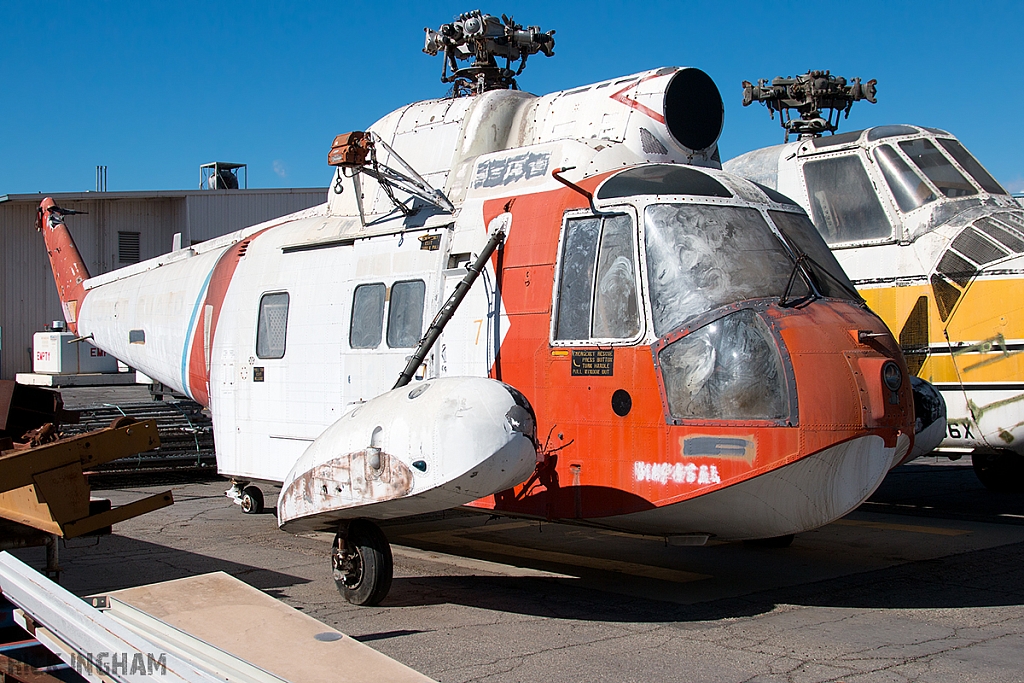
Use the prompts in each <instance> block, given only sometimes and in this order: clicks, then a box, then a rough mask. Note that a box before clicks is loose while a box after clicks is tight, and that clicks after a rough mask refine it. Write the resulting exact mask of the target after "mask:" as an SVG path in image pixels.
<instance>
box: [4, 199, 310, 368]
mask: <svg viewBox="0 0 1024 683" xmlns="http://www.w3.org/2000/svg"><path fill="white" fill-rule="evenodd" d="M44 196H45V195H43V194H9V195H0V379H14V375H15V374H16V373H18V372H31V371H32V349H31V347H32V333H33V332H38V331H40V330H42V329H43V328H44V327H45V326H47V325H49V324H50V323H51V322H52V321H54V320H61V319H63V313H62V312H61V307H60V302H59V300H58V299H57V289H56V286H55V285H54V283H53V275H52V274H51V273H50V264H49V262H48V260H47V258H46V247H45V246H44V245H43V238H42V235H40V234H39V233H37V232H36V230H35V228H34V226H35V221H36V210H37V208H38V207H39V202H40V201H42V199H43V197H44ZM50 196H52V197H53V199H54V201H55V202H57V205H58V206H61V207H63V208H66V209H74V210H76V211H86V212H88V213H87V214H81V215H76V216H69V217H68V218H67V223H68V227H69V228H70V230H71V234H72V235H73V236H74V238H75V242H76V243H77V245H78V249H79V251H80V252H81V254H82V258H83V259H85V262H86V264H87V265H88V267H89V274H90V275H99V274H100V273H105V272H107V271H110V270H114V269H116V268H120V267H121V266H124V265H126V264H129V263H136V262H138V261H144V260H146V259H149V258H153V257H154V256H159V255H160V254H163V253H166V252H168V251H170V250H171V246H172V243H173V240H174V235H175V234H176V233H181V243H182V245H186V246H187V245H189V244H196V243H198V242H202V241H204V240H208V239H210V238H212V237H218V236H220V235H223V234H225V233H229V232H233V231H235V230H238V229H240V228H244V227H246V226H249V225H253V224H255V223H259V222H262V221H266V220H270V219H272V218H276V217H278V216H283V215H285V214H289V213H292V212H294V211H299V210H301V209H305V208H308V207H310V206H315V205H317V204H321V203H323V202H324V201H326V198H327V189H326V188H302V189H262V190H169V191H154V192H64V193H58V194H52V195H50Z"/></svg>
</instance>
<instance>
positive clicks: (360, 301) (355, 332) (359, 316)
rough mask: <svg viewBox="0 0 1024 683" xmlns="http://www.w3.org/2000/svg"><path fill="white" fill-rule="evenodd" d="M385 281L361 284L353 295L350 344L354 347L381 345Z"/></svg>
mask: <svg viewBox="0 0 1024 683" xmlns="http://www.w3.org/2000/svg"><path fill="white" fill-rule="evenodd" d="M386 291H387V288H386V287H385V286H384V283H382V282H377V283H374V284H370V285H359V286H358V287H356V291H355V294H353V295H352V321H351V324H350V326H349V330H348V345H349V346H350V347H351V348H353V349H375V348H377V347H378V346H380V340H381V334H382V333H383V330H384V295H385V293H386Z"/></svg>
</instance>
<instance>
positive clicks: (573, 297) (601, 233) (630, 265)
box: [555, 214, 640, 340]
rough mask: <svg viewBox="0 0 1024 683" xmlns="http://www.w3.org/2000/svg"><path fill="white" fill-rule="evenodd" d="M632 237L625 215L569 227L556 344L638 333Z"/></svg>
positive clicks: (564, 242)
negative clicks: (563, 341) (557, 341)
mask: <svg viewBox="0 0 1024 683" xmlns="http://www.w3.org/2000/svg"><path fill="white" fill-rule="evenodd" d="M633 233H634V229H633V220H632V218H631V217H630V216H629V215H626V214H615V215H611V216H605V217H603V218H602V217H594V216H587V217H584V218H570V219H568V220H567V221H566V225H565V236H564V238H563V240H562V266H561V272H560V274H559V285H558V308H557V310H558V315H557V319H556V322H555V339H558V340H584V339H629V338H632V337H635V336H636V335H637V333H639V331H640V313H639V305H638V303H637V286H636V281H637V279H636V267H635V265H634V261H633V253H634V245H633V241H634V239H633Z"/></svg>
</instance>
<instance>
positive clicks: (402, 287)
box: [388, 280, 427, 349]
mask: <svg viewBox="0 0 1024 683" xmlns="http://www.w3.org/2000/svg"><path fill="white" fill-rule="evenodd" d="M426 293H427V286H426V284H425V283H424V282H423V280H407V281H404V282H396V283H395V284H393V285H392V286H391V305H390V307H389V309H388V346H390V347H391V348H393V349H407V348H412V347H414V346H416V345H417V344H418V343H419V341H420V336H421V335H422V333H423V301H424V298H425V295H426Z"/></svg>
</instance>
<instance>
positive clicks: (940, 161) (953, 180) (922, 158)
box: [900, 138, 978, 197]
mask: <svg viewBox="0 0 1024 683" xmlns="http://www.w3.org/2000/svg"><path fill="white" fill-rule="evenodd" d="M900 149H902V150H903V152H904V153H905V154H906V155H907V156H908V157H910V160H911V161H913V162H914V165H915V166H917V167H918V168H919V169H921V171H922V172H923V173H924V174H925V175H926V176H928V180H930V181H932V182H933V183H935V186H936V187H938V188H939V192H941V193H942V194H944V195H946V196H947V197H969V196H971V195H974V194H978V191H977V190H976V189H974V186H973V185H971V183H970V182H969V181H968V180H967V178H964V176H963V174H961V173H960V171H958V170H956V167H955V166H953V164H951V163H949V159H947V158H946V157H945V156H944V155H943V154H942V152H940V151H939V149H938V148H937V147H936V146H935V145H933V144H932V143H931V141H929V140H926V139H924V138H918V139H917V140H904V141H903V142H901V143H900Z"/></svg>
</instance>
